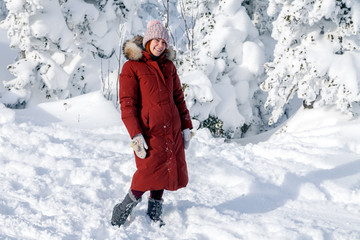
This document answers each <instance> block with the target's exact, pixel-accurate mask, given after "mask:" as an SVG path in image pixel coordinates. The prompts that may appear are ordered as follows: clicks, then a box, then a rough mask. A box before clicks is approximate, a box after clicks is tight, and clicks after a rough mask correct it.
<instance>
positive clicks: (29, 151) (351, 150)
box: [0, 66, 360, 240]
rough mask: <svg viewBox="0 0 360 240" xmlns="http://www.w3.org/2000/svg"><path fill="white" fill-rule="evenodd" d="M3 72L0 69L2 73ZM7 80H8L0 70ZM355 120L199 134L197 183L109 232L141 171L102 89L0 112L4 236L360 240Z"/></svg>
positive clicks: (192, 159) (358, 123)
mask: <svg viewBox="0 0 360 240" xmlns="http://www.w3.org/2000/svg"><path fill="white" fill-rule="evenodd" d="M1 69H3V66H1ZM0 74H1V75H2V76H3V75H4V74H5V73H3V70H1V72H0ZM359 136H360V119H359V118H356V119H351V118H350V117H348V116H345V115H343V114H341V113H339V112H338V111H336V110H334V109H333V108H331V107H325V108H321V109H316V110H304V109H300V110H298V111H297V113H296V114H295V115H294V116H293V117H292V118H291V119H290V120H289V121H288V122H286V123H285V124H284V125H283V126H282V127H280V128H278V129H277V130H276V131H274V132H273V133H272V134H264V135H262V136H257V137H256V139H255V138H254V139H255V140H256V141H255V140H254V139H242V140H239V141H233V142H225V141H224V139H216V138H213V137H211V135H210V134H209V132H208V131H207V130H205V129H203V130H198V131H196V132H195V136H194V137H193V139H192V142H191V145H190V148H189V149H188V150H187V152H186V155H187V162H188V169H189V175H190V182H189V185H188V187H187V188H185V189H181V190H179V191H177V192H165V195H164V200H165V202H164V214H163V218H164V221H165V222H166V223H167V225H166V226H165V227H163V228H159V227H158V226H156V225H152V224H150V222H149V221H148V219H147V217H146V215H145V211H146V207H147V206H146V202H147V201H146V196H145V199H144V200H143V202H142V203H140V204H139V205H138V206H137V208H136V209H135V212H134V220H133V222H132V223H131V224H130V225H128V226H126V227H125V228H123V227H121V228H116V227H112V226H111V225H110V224H109V221H110V217H111V212H112V208H113V206H114V205H115V204H116V203H117V202H119V201H121V200H122V198H123V197H124V195H125V194H126V192H127V191H128V188H129V186H130V180H131V176H132V174H133V172H134V171H135V163H134V161H133V153H132V151H131V149H130V147H129V137H128V135H127V131H126V129H125V127H124V125H123V124H122V122H121V120H120V113H119V112H118V111H117V110H116V109H115V108H114V107H113V105H112V103H111V102H108V101H106V100H105V99H104V98H103V97H102V96H101V94H100V92H92V93H89V94H86V95H83V96H80V97H76V98H73V99H70V100H64V101H57V102H52V103H43V104H40V105H38V106H35V107H32V108H29V109H25V110H10V109H7V108H5V107H4V106H3V105H1V104H0V169H1V170H0V183H1V187H0V239H47V240H50V239H69V240H70V239H133V240H138V239H194V240H195V239H196V240H198V239H200V240H205V239H216V240H217V239H251V240H252V239H256V240H261V239H284V240H285V239H286V240H291V239H294V240H295V239H296V240H299V239H304V240H305V239H317V240H322V239H327V240H335V239H344V240H351V239H354V240H355V239H356V240H358V239H360V137H359Z"/></svg>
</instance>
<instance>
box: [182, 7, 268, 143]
mask: <svg viewBox="0 0 360 240" xmlns="http://www.w3.org/2000/svg"><path fill="white" fill-rule="evenodd" d="M241 3H242V1H238V0H220V1H217V0H209V1H201V4H199V6H198V8H197V9H198V11H199V12H198V13H197V15H198V16H199V17H198V18H197V20H196V24H195V28H194V51H190V52H189V53H188V54H187V55H184V56H182V58H181V61H180V63H179V65H180V68H179V72H180V73H181V76H182V80H183V83H184V89H185V95H186V97H187V102H188V105H189V107H190V112H191V114H192V116H193V117H194V118H195V119H198V120H199V122H200V125H201V126H203V127H208V128H210V129H211V130H212V132H213V133H214V134H215V135H218V136H226V137H239V136H241V134H242V133H243V132H245V130H246V128H247V126H248V125H250V124H251V122H252V120H253V112H252V98H253V96H254V92H255V91H256V89H258V81H257V79H258V77H259V76H261V75H262V74H263V63H264V60H265V59H264V49H263V44H262V42H261V41H260V40H259V34H258V31H257V30H256V28H255V27H254V26H253V24H252V23H251V20H250V18H249V16H248V14H247V13H246V10H245V8H244V7H242V5H241Z"/></svg>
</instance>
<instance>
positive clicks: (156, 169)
mask: <svg viewBox="0 0 360 240" xmlns="http://www.w3.org/2000/svg"><path fill="white" fill-rule="evenodd" d="M141 43H142V37H139V36H137V37H135V38H134V39H132V40H130V41H127V42H126V43H125V44H124V52H125V56H126V58H127V59H129V61H127V62H126V63H125V64H124V66H123V68H122V71H121V74H120V93H119V95H120V104H121V119H122V121H123V122H124V124H125V126H126V128H127V130H128V132H129V135H130V137H131V138H133V137H134V136H135V135H136V134H138V133H142V134H143V136H144V138H145V140H146V143H147V145H148V147H149V149H148V150H147V155H146V158H145V159H141V158H138V157H137V156H136V155H135V161H136V167H137V170H136V172H135V173H134V175H133V178H132V183H131V189H133V190H137V191H148V190H161V189H166V190H177V189H179V188H182V187H185V186H186V185H187V183H188V173H187V167H186V162H185V151H184V142H183V138H182V130H183V129H185V128H190V129H191V128H192V123H191V118H190V115H189V111H188V109H187V107H186V105H185V101H184V94H183V92H182V89H181V83H180V80H179V77H178V75H177V72H176V68H175V66H174V64H173V62H172V61H171V60H173V59H171V56H172V55H174V54H173V51H170V50H169V51H168V52H167V53H166V54H163V55H162V56H161V58H160V59H159V60H157V61H153V60H152V59H151V56H150V54H149V53H148V52H146V51H143V49H142V48H141Z"/></svg>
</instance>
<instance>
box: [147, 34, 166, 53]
mask: <svg viewBox="0 0 360 240" xmlns="http://www.w3.org/2000/svg"><path fill="white" fill-rule="evenodd" d="M165 49H166V42H165V41H164V40H163V39H161V38H154V39H153V40H151V42H150V52H151V54H152V55H154V56H156V57H158V56H160V55H161V54H162V53H163V52H164V51H165Z"/></svg>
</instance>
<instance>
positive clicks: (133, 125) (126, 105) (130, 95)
mask: <svg viewBox="0 0 360 240" xmlns="http://www.w3.org/2000/svg"><path fill="white" fill-rule="evenodd" d="M119 84H120V88H119V98H120V109H121V119H122V121H123V122H124V124H125V127H126V129H127V130H128V132H129V135H130V137H131V138H133V137H134V136H135V135H136V134H139V133H142V129H141V125H140V122H139V116H138V100H139V83H138V80H137V79H136V75H135V72H134V71H133V69H132V67H131V63H130V62H129V61H128V62H126V63H125V64H124V66H123V68H122V71H121V74H120V77H119Z"/></svg>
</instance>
